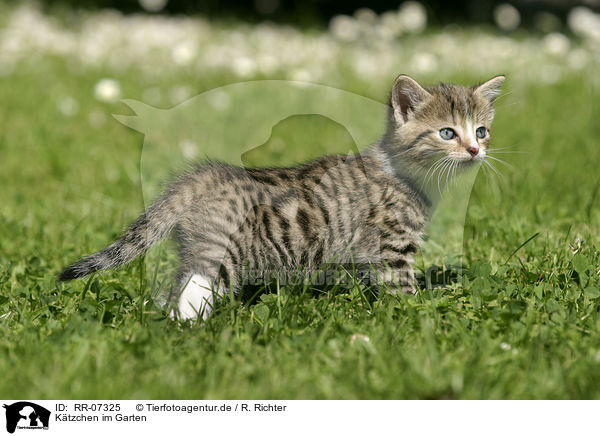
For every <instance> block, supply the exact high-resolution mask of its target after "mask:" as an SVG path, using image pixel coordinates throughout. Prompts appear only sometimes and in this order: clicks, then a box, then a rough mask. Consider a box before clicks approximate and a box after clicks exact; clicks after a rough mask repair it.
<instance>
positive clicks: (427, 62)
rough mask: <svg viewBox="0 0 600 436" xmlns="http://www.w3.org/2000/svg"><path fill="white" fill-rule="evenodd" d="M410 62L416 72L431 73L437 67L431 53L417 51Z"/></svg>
mask: <svg viewBox="0 0 600 436" xmlns="http://www.w3.org/2000/svg"><path fill="white" fill-rule="evenodd" d="M412 63H413V67H414V69H415V70H416V72H417V73H431V72H432V71H434V70H435V69H436V67H437V60H436V59H435V56H433V55H432V54H431V53H422V52H421V53H417V54H416V55H415V57H414V58H413V62H412Z"/></svg>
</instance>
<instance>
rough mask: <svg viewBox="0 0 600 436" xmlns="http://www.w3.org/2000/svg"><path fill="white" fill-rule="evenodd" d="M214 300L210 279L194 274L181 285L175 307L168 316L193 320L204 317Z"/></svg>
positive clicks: (206, 315) (211, 307)
mask: <svg viewBox="0 0 600 436" xmlns="http://www.w3.org/2000/svg"><path fill="white" fill-rule="evenodd" d="M215 291H216V290H215ZM215 302H216V300H215V294H214V292H213V285H212V280H209V279H207V278H206V277H203V276H201V275H200V274H194V275H192V276H191V277H190V278H189V279H188V281H187V282H186V283H185V285H184V286H183V291H182V292H181V294H180V295H179V301H178V302H177V309H173V310H172V311H171V313H170V314H169V316H170V317H171V319H180V320H195V319H197V318H198V317H201V318H202V319H206V318H207V317H208V315H209V314H210V312H211V311H212V309H213V306H214V304H215Z"/></svg>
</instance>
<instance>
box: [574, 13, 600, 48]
mask: <svg viewBox="0 0 600 436" xmlns="http://www.w3.org/2000/svg"><path fill="white" fill-rule="evenodd" d="M567 23H568V25H569V27H570V28H571V30H572V31H573V33H575V34H577V35H579V36H581V37H582V38H590V39H594V40H596V41H598V40H600V15H599V14H595V13H594V12H592V11H591V10H589V9H588V8H585V7H583V6H579V7H576V8H573V9H571V11H570V12H569V15H568V16H567Z"/></svg>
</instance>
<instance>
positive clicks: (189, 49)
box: [171, 41, 196, 65]
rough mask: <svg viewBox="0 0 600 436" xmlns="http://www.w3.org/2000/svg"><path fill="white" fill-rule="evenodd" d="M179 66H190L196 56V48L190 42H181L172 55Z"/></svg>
mask: <svg viewBox="0 0 600 436" xmlns="http://www.w3.org/2000/svg"><path fill="white" fill-rule="evenodd" d="M171 56H172V58H173V61H174V62H175V63H176V64H177V65H188V64H189V63H190V62H191V61H192V60H193V59H194V57H195V56H196V47H195V45H194V44H192V43H191V42H189V41H184V42H180V43H179V44H177V45H176V46H175V48H173V52H172V54H171Z"/></svg>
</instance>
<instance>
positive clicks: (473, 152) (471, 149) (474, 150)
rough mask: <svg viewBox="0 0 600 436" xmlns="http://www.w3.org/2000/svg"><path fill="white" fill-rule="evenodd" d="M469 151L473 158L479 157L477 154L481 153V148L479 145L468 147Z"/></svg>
mask: <svg viewBox="0 0 600 436" xmlns="http://www.w3.org/2000/svg"><path fill="white" fill-rule="evenodd" d="M467 151H468V152H469V153H470V154H471V156H473V157H475V156H477V153H479V147H478V146H477V145H469V146H468V147H467Z"/></svg>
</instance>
